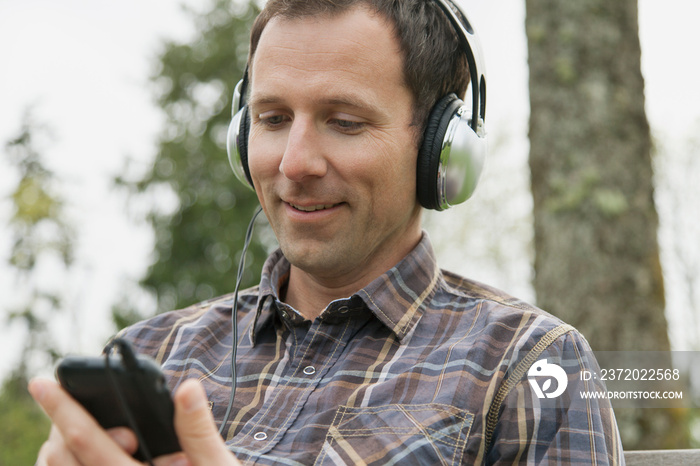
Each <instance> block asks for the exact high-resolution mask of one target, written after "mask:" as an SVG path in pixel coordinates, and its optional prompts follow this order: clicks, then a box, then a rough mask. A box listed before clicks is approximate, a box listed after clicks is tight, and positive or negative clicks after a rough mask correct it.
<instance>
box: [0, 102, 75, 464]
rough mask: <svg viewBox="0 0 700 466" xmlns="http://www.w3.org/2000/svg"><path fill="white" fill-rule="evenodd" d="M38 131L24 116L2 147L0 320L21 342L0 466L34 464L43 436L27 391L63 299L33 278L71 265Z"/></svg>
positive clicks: (7, 394) (67, 231) (1, 403)
mask: <svg viewBox="0 0 700 466" xmlns="http://www.w3.org/2000/svg"><path fill="white" fill-rule="evenodd" d="M45 132H46V130H45V128H43V127H41V126H39V125H37V124H36V123H34V122H33V121H32V119H31V117H30V115H29V113H27V114H26V115H25V117H24V119H23V122H22V126H21V128H20V131H19V132H18V134H17V136H16V137H14V138H12V139H11V140H10V141H8V142H7V143H6V144H5V147H4V148H5V153H6V156H7V160H8V161H9V162H10V164H11V167H12V168H13V169H14V170H13V171H14V172H15V173H16V178H17V183H16V185H15V187H14V189H13V190H12V191H11V193H10V195H9V196H8V197H9V200H10V201H11V205H12V216H11V218H10V220H9V225H8V226H9V233H10V234H11V235H12V249H11V251H10V257H9V259H8V263H9V265H10V267H11V269H12V270H13V272H14V275H15V279H16V285H17V286H16V288H15V291H16V292H15V293H14V295H13V296H12V298H13V299H14V300H15V301H14V302H12V304H10V306H9V307H10V308H11V309H10V310H9V312H7V313H6V314H4V315H2V319H3V320H4V321H5V322H9V323H14V324H18V325H21V326H22V327H23V329H24V330H25V331H26V334H27V337H26V338H25V339H24V346H23V347H22V348H21V355H20V360H19V362H18V364H17V367H16V368H15V369H14V372H13V373H12V375H11V376H10V377H9V378H8V379H6V380H5V382H4V383H3V385H2V389H1V390H0V419H1V420H2V422H0V465H16V464H33V463H34V460H35V459H36V455H37V452H38V451H39V447H40V446H41V444H42V443H43V441H44V440H45V439H46V437H47V436H48V432H49V426H50V422H49V420H48V418H47V417H46V416H44V414H43V413H42V412H41V409H40V408H39V407H38V406H37V405H36V404H35V403H34V401H33V400H32V398H31V396H30V395H29V393H28V392H27V390H26V386H27V379H28V376H29V374H30V373H31V372H33V371H34V370H35V369H36V367H35V366H36V365H42V366H46V365H49V364H51V363H53V361H55V359H56V358H57V356H58V354H57V352H56V349H55V345H54V342H53V339H52V338H51V333H50V322H51V319H52V318H53V317H55V316H56V315H57V314H59V312H60V311H61V306H62V301H63V299H62V298H63V297H62V295H61V291H60V287H57V288H55V289H52V288H49V287H48V286H47V284H46V282H45V281H42V280H39V279H38V278H37V277H39V275H40V272H41V270H42V269H43V268H44V267H45V266H46V265H47V262H49V263H53V264H52V266H53V267H54V268H55V267H56V265H58V266H59V267H60V268H62V269H63V270H64V271H67V270H68V269H69V268H70V266H71V264H72V262H73V240H74V234H73V230H72V228H71V227H70V226H69V225H68V224H67V223H66V222H65V220H64V214H63V205H64V204H63V201H62V199H61V197H60V196H59V195H58V194H57V193H56V191H57V186H56V179H55V177H54V175H53V173H51V171H50V170H48V169H47V168H46V166H45V165H44V163H43V161H42V158H41V156H40V153H39V151H38V150H37V145H38V142H37V141H38V140H41V138H42V137H43V136H44V135H45ZM12 307H14V309H12ZM47 357H48V358H47Z"/></svg>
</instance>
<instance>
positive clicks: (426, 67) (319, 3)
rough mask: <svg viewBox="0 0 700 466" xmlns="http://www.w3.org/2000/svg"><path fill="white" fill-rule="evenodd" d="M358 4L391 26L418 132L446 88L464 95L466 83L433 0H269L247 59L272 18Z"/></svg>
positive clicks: (454, 40)
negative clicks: (398, 47) (396, 42)
mask: <svg viewBox="0 0 700 466" xmlns="http://www.w3.org/2000/svg"><path fill="white" fill-rule="evenodd" d="M358 5H365V6H368V7H369V8H370V9H371V10H373V11H376V12H377V13H379V14H380V15H381V16H383V17H384V18H386V19H387V20H388V21H389V22H390V24H392V25H393V27H394V33H395V35H396V37H397V39H398V40H399V43H400V47H401V51H402V53H403V63H404V65H403V67H404V78H405V80H406V85H407V87H408V88H409V89H410V91H411V93H412V94H413V97H414V110H413V121H412V123H413V125H415V126H417V127H418V129H419V130H420V131H419V132H418V135H422V134H423V129H424V128H425V124H426V120H427V118H428V114H429V112H430V110H431V108H432V107H433V105H435V103H436V102H437V101H438V100H439V99H440V98H442V97H443V96H445V95H447V94H449V93H450V92H454V93H455V94H457V95H458V96H459V97H460V98H463V97H464V94H465V92H466V90H467V86H468V85H469V69H468V65H467V59H466V55H465V53H464V52H463V51H462V50H461V46H460V41H459V37H458V36H457V32H456V31H455V29H454V27H453V26H452V24H451V23H450V21H449V20H448V19H447V17H446V16H445V13H444V12H443V11H442V9H441V8H440V7H439V6H438V5H437V4H436V2H435V1H426V0H269V1H268V2H267V4H266V5H265V8H264V9H263V11H262V12H261V13H260V15H258V17H257V18H256V20H255V23H254V24H253V28H252V30H251V34H250V53H249V58H248V63H249V64H250V63H252V60H253V56H254V55H255V51H256V50H257V47H258V43H259V42H260V37H261V36H262V32H263V30H264V29H265V27H266V26H267V24H268V23H269V22H270V20H272V19H273V18H275V17H278V16H279V17H282V18H287V19H294V18H304V17H309V16H323V15H327V16H335V15H339V14H342V13H344V12H346V11H348V10H350V9H352V8H354V7H356V6H358ZM455 11H456V13H457V15H458V16H459V15H460V13H459V11H457V10H455ZM417 142H418V143H420V140H419V141H417Z"/></svg>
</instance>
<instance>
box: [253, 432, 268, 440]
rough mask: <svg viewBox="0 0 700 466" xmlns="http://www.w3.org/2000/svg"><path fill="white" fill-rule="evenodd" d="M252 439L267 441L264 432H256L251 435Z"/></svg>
mask: <svg viewBox="0 0 700 466" xmlns="http://www.w3.org/2000/svg"><path fill="white" fill-rule="evenodd" d="M253 438H254V439H255V440H260V441H262V440H265V439H267V434H266V433H265V432H256V433H255V435H253Z"/></svg>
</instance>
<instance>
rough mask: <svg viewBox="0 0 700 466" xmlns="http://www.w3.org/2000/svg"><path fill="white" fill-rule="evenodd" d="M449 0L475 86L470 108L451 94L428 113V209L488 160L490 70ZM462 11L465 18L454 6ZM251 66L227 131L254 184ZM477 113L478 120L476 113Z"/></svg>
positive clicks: (424, 174) (458, 194)
mask: <svg viewBox="0 0 700 466" xmlns="http://www.w3.org/2000/svg"><path fill="white" fill-rule="evenodd" d="M448 1H449V0H435V2H436V3H437V5H439V6H440V8H441V9H442V10H443V11H444V13H445V15H446V16H447V18H448V19H449V21H450V23H451V24H452V26H453V28H454V29H455V31H456V32H457V36H458V37H459V41H460V43H461V46H462V49H463V51H464V53H465V54H466V57H467V63H468V65H469V75H470V87H471V89H472V95H471V100H472V105H471V109H470V108H469V107H468V105H466V104H465V103H464V101H463V100H462V98H460V97H458V96H457V95H455V94H448V95H446V96H444V97H443V98H441V99H440V100H438V102H437V103H436V104H435V105H434V106H433V109H432V110H431V112H430V115H429V116H428V121H427V124H426V127H425V132H424V134H423V142H422V144H421V147H420V148H419V150H418V166H417V170H416V172H417V176H416V190H417V195H418V201H419V202H420V203H421V205H422V206H423V207H425V208H426V209H434V210H445V209H448V208H450V207H451V206H453V205H456V204H459V203H462V202H464V201H466V200H467V199H469V197H470V196H471V195H472V194H473V193H474V190H475V189H476V185H477V183H478V181H479V176H480V175H481V171H482V168H483V165H484V160H485V159H486V148H487V143H486V131H485V128H484V120H485V118H486V71H485V67H484V60H483V56H482V53H481V47H480V44H479V39H478V36H477V35H476V31H475V30H474V28H473V27H472V26H471V24H470V23H469V20H468V19H467V15H466V14H465V13H464V10H463V9H462V8H461V7H460V6H459V5H458V4H457V3H456V2H451V1H450V2H449V4H448ZM450 4H451V5H452V6H453V7H454V8H455V9H456V10H457V11H458V12H459V14H460V15H461V17H462V18H461V19H460V18H459V17H458V15H457V13H456V12H455V10H453V9H452V7H451V6H450ZM247 87H248V69H247V67H246V71H245V74H244V76H243V79H241V81H239V82H238V84H237V85H236V89H235V91H234V95H233V106H232V115H233V119H232V120H231V124H230V125H229V129H228V137H227V144H226V146H227V150H228V158H229V162H230V164H231V168H233V172H234V173H235V174H236V177H237V178H238V179H239V180H241V182H243V183H244V184H247V185H249V186H250V187H252V186H253V180H252V178H251V176H250V170H249V168H248V134H249V133H250V116H249V115H248V106H247V105H246V100H245V99H246V91H247ZM473 115H476V117H475V118H473V117H472V116H473Z"/></svg>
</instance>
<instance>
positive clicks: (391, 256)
mask: <svg viewBox="0 0 700 466" xmlns="http://www.w3.org/2000/svg"><path fill="white" fill-rule="evenodd" d="M249 108H250V114H251V121H252V126H251V133H250V139H249V145H248V147H249V154H250V155H249V166H250V172H251V175H252V178H253V182H254V185H255V189H256V191H257V193H258V197H259V198H260V202H261V204H262V206H263V208H264V210H265V213H266V215H267V218H268V219H269V221H270V224H271V225H272V227H273V229H274V231H275V234H276V236H277V239H278V240H279V243H280V246H281V248H282V250H283V252H284V253H285V255H286V257H287V258H288V259H289V261H290V262H291V264H292V266H293V267H297V268H299V269H301V270H302V271H304V272H306V273H307V274H309V275H311V276H313V277H314V278H315V279H319V280H322V281H326V282H328V283H327V284H329V285H333V284H334V283H335V284H337V285H339V286H340V283H342V282H343V281H345V282H346V283H347V282H348V280H354V281H355V282H357V281H361V280H362V277H365V278H367V279H371V278H373V276H378V274H381V273H383V272H385V271H386V270H388V269H389V268H391V267H392V266H393V265H395V264H396V262H398V261H399V260H400V259H401V258H402V257H403V256H404V255H405V254H407V253H408V252H409V251H410V250H411V249H412V248H413V247H414V246H415V245H416V243H417V242H418V241H419V239H420V235H421V232H420V207H419V205H418V204H417V201H416V190H415V179H416V156H417V147H416V143H415V141H416V137H415V133H414V131H415V128H414V127H412V126H411V119H412V109H413V97H412V95H411V93H410V91H409V89H408V88H407V87H406V85H405V84H404V79H403V71H402V59H401V54H400V52H399V45H398V41H397V40H396V38H395V37H394V36H393V32H392V28H391V27H390V26H389V25H388V24H387V23H386V22H385V21H384V20H383V19H382V18H380V17H378V16H376V15H372V14H371V13H370V12H369V11H368V10H366V9H364V8H360V7H358V8H355V9H353V10H350V11H349V12H347V13H344V14H342V15H339V16H334V17H325V16H321V17H309V18H302V19H281V18H275V19H273V20H272V21H271V22H270V23H269V24H268V25H267V26H266V28H265V30H264V32H263V34H262V36H261V39H260V43H259V46H258V49H257V51H256V53H255V56H254V60H253V62H252V73H251V98H250V106H249Z"/></svg>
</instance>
